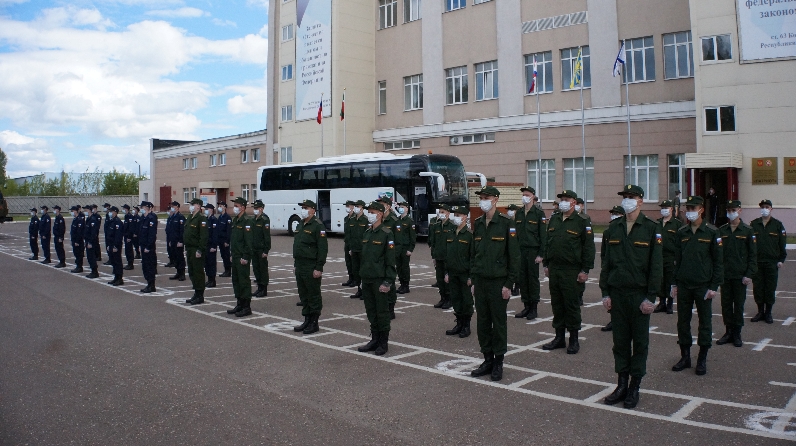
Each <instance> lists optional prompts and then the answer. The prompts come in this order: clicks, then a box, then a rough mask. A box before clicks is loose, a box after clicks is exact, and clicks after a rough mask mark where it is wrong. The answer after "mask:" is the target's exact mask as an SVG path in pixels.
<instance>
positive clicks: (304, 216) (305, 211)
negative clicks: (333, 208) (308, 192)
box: [299, 208, 310, 220]
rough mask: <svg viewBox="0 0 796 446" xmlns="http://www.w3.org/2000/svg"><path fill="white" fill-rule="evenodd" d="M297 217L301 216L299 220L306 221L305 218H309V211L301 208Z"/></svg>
mask: <svg viewBox="0 0 796 446" xmlns="http://www.w3.org/2000/svg"><path fill="white" fill-rule="evenodd" d="M299 215H301V219H302V220H306V219H307V217H309V216H310V210H309V209H304V208H301V210H300V211H299Z"/></svg>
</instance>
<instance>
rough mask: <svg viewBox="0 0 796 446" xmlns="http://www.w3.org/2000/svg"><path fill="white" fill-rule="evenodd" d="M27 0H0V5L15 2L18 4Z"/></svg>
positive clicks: (13, 3)
mask: <svg viewBox="0 0 796 446" xmlns="http://www.w3.org/2000/svg"><path fill="white" fill-rule="evenodd" d="M27 1H28V0H0V6H5V5H17V4H20V3H25V2H27Z"/></svg>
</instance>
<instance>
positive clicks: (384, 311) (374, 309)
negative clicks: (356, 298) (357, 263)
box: [362, 281, 390, 332]
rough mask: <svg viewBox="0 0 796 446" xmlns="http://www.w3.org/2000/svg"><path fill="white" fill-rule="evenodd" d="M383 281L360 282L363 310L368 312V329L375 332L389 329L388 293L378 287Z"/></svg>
mask: <svg viewBox="0 0 796 446" xmlns="http://www.w3.org/2000/svg"><path fill="white" fill-rule="evenodd" d="M382 283H383V282H382V281H378V282H362V297H363V298H364V300H365V312H366V313H367V314H368V322H370V330H371V331H375V332H380V331H381V332H388V331H390V306H389V302H388V300H389V293H382V292H380V291H379V287H380V286H381V284H382Z"/></svg>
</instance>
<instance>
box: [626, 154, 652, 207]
mask: <svg viewBox="0 0 796 446" xmlns="http://www.w3.org/2000/svg"><path fill="white" fill-rule="evenodd" d="M624 162H625V179H626V181H625V182H626V183H628V184H636V185H638V186H641V188H642V189H644V203H657V202H658V198H659V196H660V194H659V192H658V190H659V187H660V186H659V183H660V167H659V165H660V163H659V157H658V155H657V154H649V155H632V156H631V157H630V164H629V165H628V157H627V155H625V156H624Z"/></svg>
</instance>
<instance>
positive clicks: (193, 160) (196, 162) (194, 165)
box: [191, 158, 199, 169]
mask: <svg viewBox="0 0 796 446" xmlns="http://www.w3.org/2000/svg"><path fill="white" fill-rule="evenodd" d="M198 164H199V159H198V158H191V169H196V166H197V165H198Z"/></svg>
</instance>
